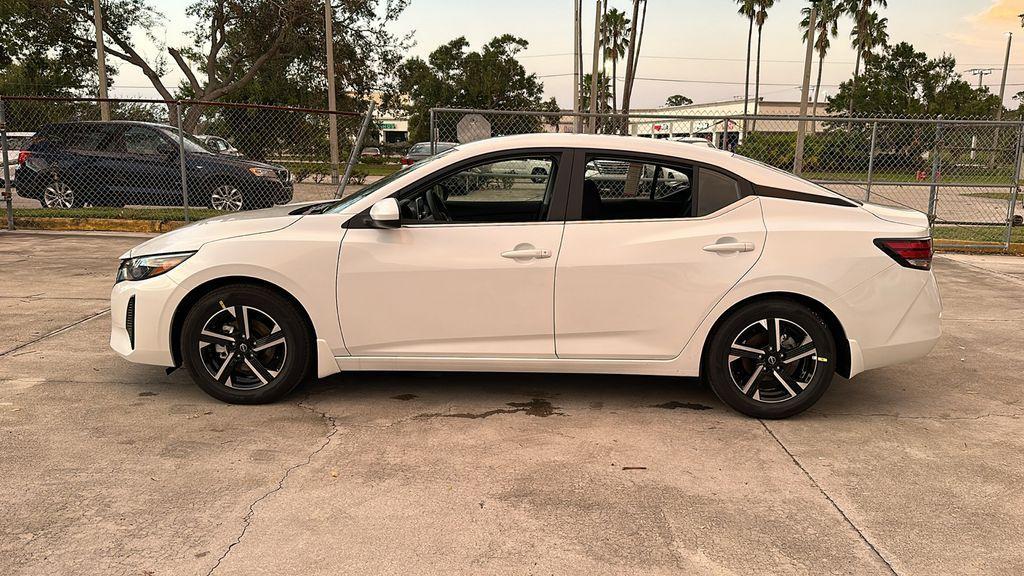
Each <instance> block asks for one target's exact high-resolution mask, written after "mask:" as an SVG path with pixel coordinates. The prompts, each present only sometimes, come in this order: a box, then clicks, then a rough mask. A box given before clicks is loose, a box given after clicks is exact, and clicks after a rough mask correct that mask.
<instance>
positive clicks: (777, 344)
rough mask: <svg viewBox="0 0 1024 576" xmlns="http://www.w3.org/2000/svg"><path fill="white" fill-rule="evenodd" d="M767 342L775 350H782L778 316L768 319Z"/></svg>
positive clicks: (780, 327)
mask: <svg viewBox="0 0 1024 576" xmlns="http://www.w3.org/2000/svg"><path fill="white" fill-rule="evenodd" d="M768 344H769V345H770V346H774V348H775V350H776V351H779V350H782V326H781V325H780V320H779V319H778V318H769V319H768Z"/></svg>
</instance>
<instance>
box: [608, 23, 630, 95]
mask: <svg viewBox="0 0 1024 576" xmlns="http://www.w3.org/2000/svg"><path fill="white" fill-rule="evenodd" d="M629 23H630V22H629V18H626V13H625V12H623V11H621V10H619V9H617V8H612V9H611V10H609V11H608V13H607V14H605V16H604V21H603V22H601V35H602V36H603V37H604V42H603V44H604V57H605V59H606V60H611V61H612V113H615V112H617V111H618V107H619V100H618V92H619V78H618V76H619V66H618V64H619V60H620V59H621V58H624V57H625V56H626V48H628V47H629V37H628V36H627V34H628V33H629Z"/></svg>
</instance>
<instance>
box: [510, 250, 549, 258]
mask: <svg viewBox="0 0 1024 576" xmlns="http://www.w3.org/2000/svg"><path fill="white" fill-rule="evenodd" d="M501 257H502V258H511V259H512V260H530V259H534V258H536V259H538V260H539V259H542V258H551V250H540V249H537V248H527V249H516V250H509V251H507V252H502V253H501Z"/></svg>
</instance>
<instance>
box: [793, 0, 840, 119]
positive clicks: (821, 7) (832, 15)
mask: <svg viewBox="0 0 1024 576" xmlns="http://www.w3.org/2000/svg"><path fill="white" fill-rule="evenodd" d="M800 12H801V13H802V14H803V15H804V19H803V20H802V21H801V22H800V29H801V30H804V32H806V31H807V26H808V25H809V24H810V19H811V8H810V7H809V6H807V7H804V8H802V9H801V10H800ZM842 15H843V10H842V9H841V7H840V6H839V4H838V3H837V2H836V0H820V1H819V2H818V15H817V21H816V22H815V25H814V29H815V31H816V32H817V35H816V36H815V38H814V49H815V50H816V51H817V52H818V81H817V83H816V84H815V85H814V108H813V109H812V111H811V116H816V115H817V113H818V97H819V95H820V93H821V72H822V69H823V68H824V64H825V55H826V54H828V50H829V48H831V46H832V40H831V38H835V37H837V36H839V18H840V16H842ZM806 41H807V34H806V33H805V34H804V42H806ZM811 132H814V125H813V124H812V125H811Z"/></svg>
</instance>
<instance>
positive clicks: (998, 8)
mask: <svg viewBox="0 0 1024 576" xmlns="http://www.w3.org/2000/svg"><path fill="white" fill-rule="evenodd" d="M1021 13H1024V0H994V1H993V2H992V5H991V6H989V7H988V8H986V9H985V10H983V11H981V12H980V13H978V14H975V15H974V16H972V17H971V20H973V21H974V22H977V23H979V24H984V25H1002V26H1006V25H1008V24H1009V25H1014V27H1016V24H1017V23H1018V21H1019V18H1018V15H1019V14H1021Z"/></svg>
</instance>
